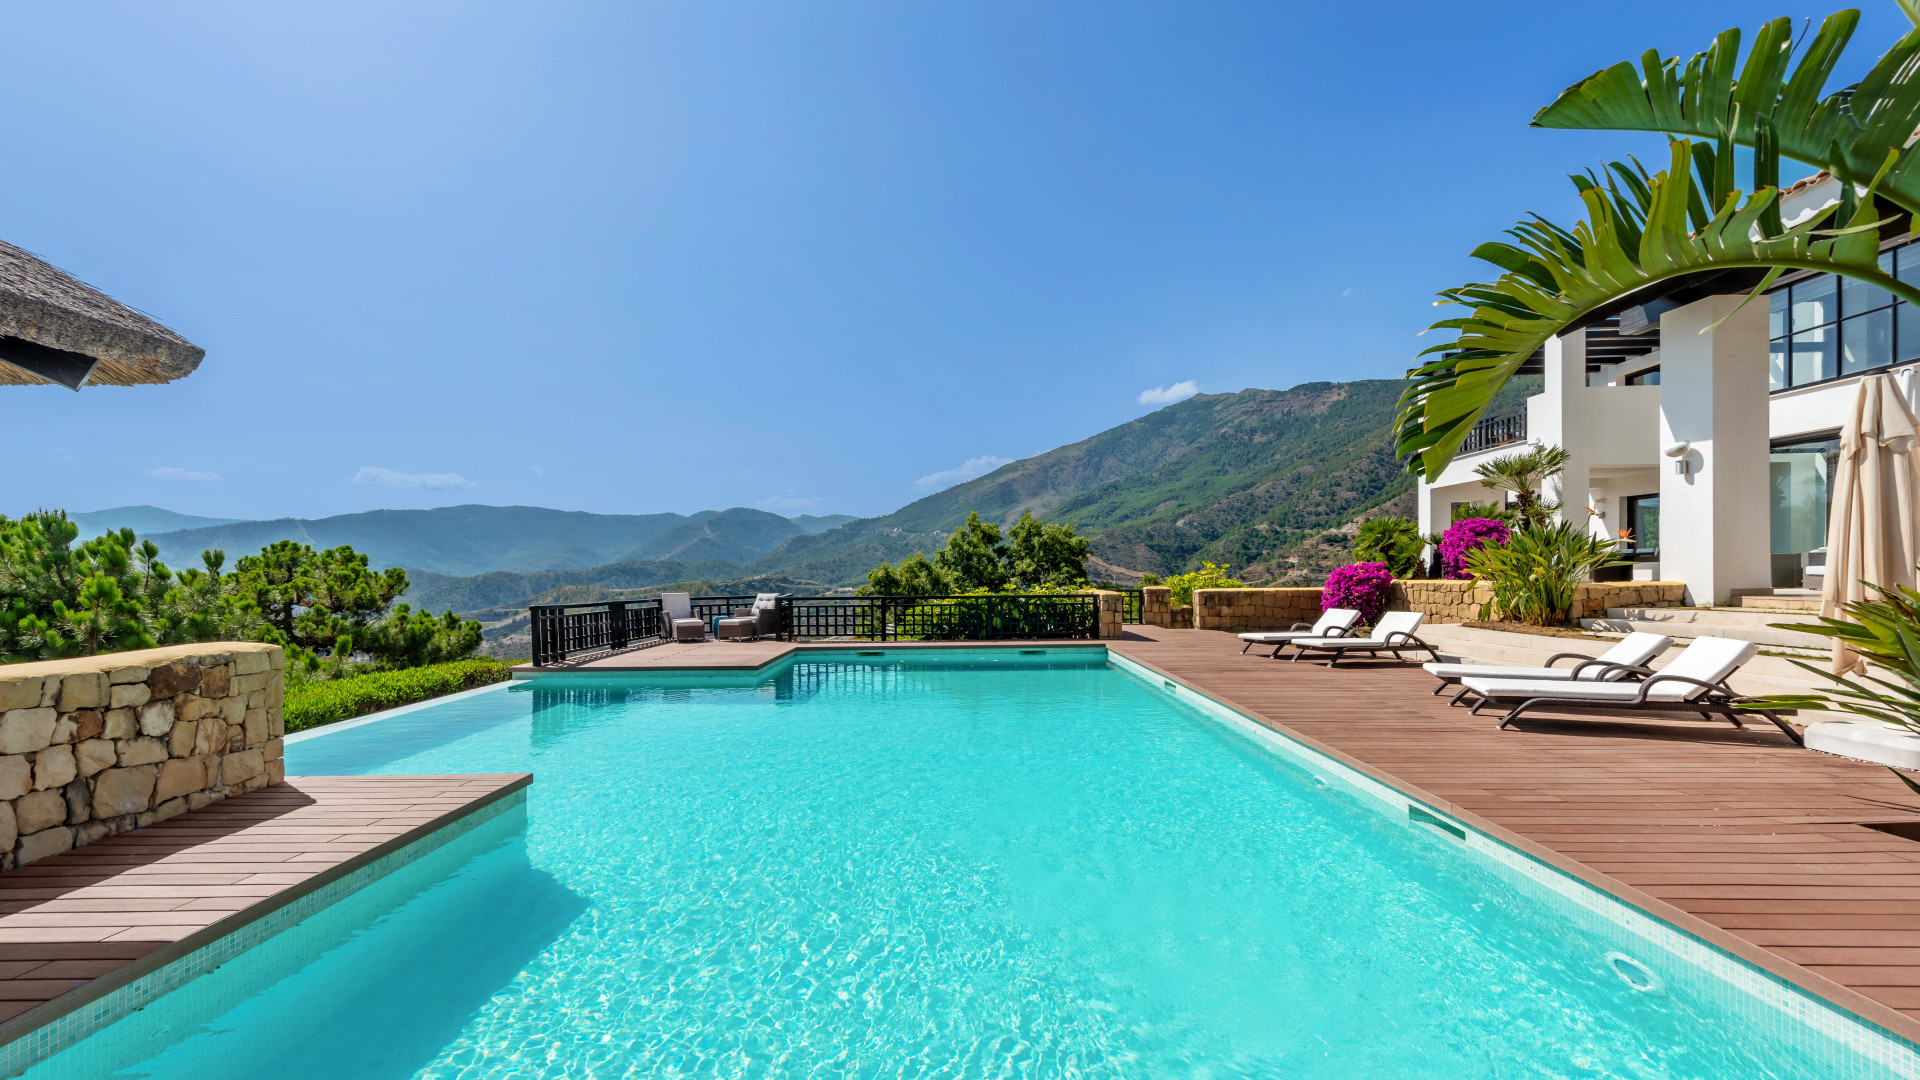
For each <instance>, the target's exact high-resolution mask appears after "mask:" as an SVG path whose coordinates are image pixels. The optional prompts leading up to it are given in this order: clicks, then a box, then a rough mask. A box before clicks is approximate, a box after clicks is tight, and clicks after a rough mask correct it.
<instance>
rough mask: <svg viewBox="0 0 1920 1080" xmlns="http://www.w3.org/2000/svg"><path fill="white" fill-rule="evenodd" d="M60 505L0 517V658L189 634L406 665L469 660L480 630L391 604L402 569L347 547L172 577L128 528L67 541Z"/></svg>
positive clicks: (213, 556)
mask: <svg viewBox="0 0 1920 1080" xmlns="http://www.w3.org/2000/svg"><path fill="white" fill-rule="evenodd" d="M79 533H80V530H79V527H78V526H77V525H75V524H74V523H73V522H72V521H71V520H69V519H68V518H67V516H66V514H65V513H63V512H61V511H58V510H54V511H41V512H37V513H32V514H27V515H26V516H24V517H21V518H19V519H17V520H15V519H9V518H7V517H4V516H0V659H5V660H16V661H17V660H46V659H55V658H59V657H64V656H89V655H93V654H96V653H104V652H118V651H122V650H127V649H146V648H152V647H154V646H156V645H175V644H183V643H188V642H196V641H271V642H274V643H276V644H281V645H284V646H286V647H287V649H288V652H289V653H290V654H291V655H292V656H293V657H294V658H295V659H296V660H302V659H304V660H305V661H307V664H306V666H307V667H312V666H313V665H314V661H315V657H316V656H317V655H318V654H320V653H329V654H332V655H333V656H334V658H335V660H336V661H337V662H336V663H335V665H334V666H335V667H340V666H343V665H344V664H345V662H346V661H347V660H348V659H349V658H364V659H365V661H366V662H370V663H372V664H374V665H377V666H384V667H412V666H417V665H420V664H432V663H440V662H443V661H447V660H457V659H459V658H461V657H463V656H468V655H470V654H472V653H473V651H474V650H475V649H478V648H479V647H480V644H481V631H480V624H479V623H477V622H473V621H471V620H464V619H461V618H460V617H459V616H458V615H456V614H454V613H453V612H451V611H449V612H446V613H445V614H444V615H434V614H431V613H430V612H426V611H414V610H412V609H411V608H410V607H409V606H408V605H406V604H399V605H398V606H397V607H396V606H395V604H394V601H395V600H396V599H397V598H398V597H400V596H401V595H403V594H405V593H406V591H407V575H406V571H404V570H401V569H399V568H397V567H394V568H389V569H386V570H380V571H375V570H372V569H369V568H368V566H367V557H366V556H365V555H362V554H359V553H357V552H355V551H354V550H353V549H352V548H350V547H338V548H331V549H329V550H326V551H319V552H316V551H314V550H313V549H312V548H311V547H308V546H307V545H304V544H297V543H294V542H292V541H281V542H279V543H276V544H272V545H270V546H268V547H266V548H264V549H262V550H261V552H260V553H259V554H258V555H249V556H247V557H245V558H242V559H240V560H239V562H238V563H236V564H235V567H234V570H233V571H232V572H230V573H228V572H223V568H224V566H225V563H226V555H225V553H223V552H220V551H207V552H203V553H202V554H201V564H202V565H201V567H200V568H196V569H190V570H185V571H182V572H180V573H179V574H175V573H174V572H173V571H172V570H170V569H168V568H167V566H166V564H164V563H162V562H161V561H160V559H159V554H160V551H159V548H157V547H156V546H154V544H153V542H152V541H143V540H139V539H138V538H137V537H135V535H134V533H133V530H131V529H122V530H120V531H119V532H117V533H106V534H104V535H102V536H98V537H95V538H94V539H92V540H88V541H85V542H84V543H79V544H75V540H77V539H78V537H79Z"/></svg>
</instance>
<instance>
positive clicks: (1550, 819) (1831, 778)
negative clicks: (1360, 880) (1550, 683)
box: [1107, 626, 1920, 1041]
mask: <svg viewBox="0 0 1920 1080" xmlns="http://www.w3.org/2000/svg"><path fill="white" fill-rule="evenodd" d="M1107 644H1108V645H1109V646H1110V647H1111V648H1112V649H1113V650H1114V651H1115V652H1117V653H1120V654H1123V655H1125V656H1127V657H1129V658H1131V659H1134V660H1137V661H1139V662H1140V663H1142V664H1145V665H1147V666H1149V667H1152V668H1154V669H1155V670H1157V671H1159V672H1161V673H1162V674H1164V675H1167V676H1169V677H1171V678H1174V679H1176V680H1178V681H1180V682H1183V683H1185V684H1186V685H1188V686H1190V687H1192V688H1193V689H1196V690H1199V691H1201V692H1202V693H1205V694H1207V695H1209V696H1211V697H1213V698H1215V699H1216V700H1219V701H1221V702H1223V703H1225V704H1227V705H1230V706H1232V707H1234V708H1236V709H1238V710H1240V711H1241V712H1244V713H1246V714H1248V715H1249V716H1252V717H1254V718H1256V719H1258V720H1260V721H1262V722H1264V723H1266V724H1267V725H1269V726H1270V727H1273V728H1274V729H1276V730H1279V731H1283V732H1285V733H1287V734H1290V735H1293V736H1295V737H1298V738H1301V739H1302V740H1304V741H1306V742H1308V743H1310V744H1312V745H1314V746H1315V747H1316V748H1318V749H1320V750H1322V751H1324V752H1326V753H1329V754H1331V755H1333V756H1335V757H1337V758H1340V759H1341V760H1343V761H1345V762H1346V763H1348V764H1350V765H1353V766H1354V767H1356V768H1359V769H1361V770H1362V771H1365V772H1367V773H1369V774H1372V775H1373V776H1375V777H1377V778H1379V779H1382V780H1384V781H1386V782H1387V783H1389V784H1391V785H1393V786H1394V787H1397V788H1399V789H1401V790H1402V791H1406V792H1408V793H1409V794H1412V795H1415V796H1416V797H1419V798H1423V799H1426V800H1428V801H1430V802H1432V803H1433V804H1434V805H1435V806H1436V807H1437V808H1440V809H1443V810H1446V811H1448V812H1450V813H1453V814H1456V815H1458V816H1460V817H1461V818H1462V819H1464V820H1467V821H1470V822H1471V823H1473V824H1474V825H1476V826H1477V827H1480V828H1482V829H1484V830H1485V831H1487V832H1489V833H1491V834H1493V835H1495V836H1498V837H1500V838H1501V839H1502V840H1505V841H1507V842H1508V843H1511V844H1513V845H1514V846H1516V847H1520V848H1522V849H1524V850H1527V851H1530V852H1532V853H1533V854H1535V855H1536V856H1538V857H1540V858H1543V859H1546V860H1547V861H1549V862H1551V863H1553V864H1555V865H1557V866H1560V867H1561V868H1562V869H1565V870H1568V871H1570V872H1573V873H1575V874H1578V875H1579V876H1580V877H1582V878H1584V879H1586V880H1587V881H1589V882H1592V883H1593V884H1595V885H1598V886H1600V887H1601V888H1604V889H1606V890H1608V891H1610V892H1612V893H1614V894H1615V895H1618V896H1620V897H1622V898H1624V899H1626V900H1628V901H1629V902H1631V903H1633V904H1635V905H1637V906H1639V907H1641V908H1643V909H1645V910H1648V911H1651V912H1653V913H1654V914H1656V915H1659V916H1660V917H1662V918H1664V919H1666V920H1667V921H1669V922H1672V923H1675V924H1677V925H1680V926H1682V927H1685V928H1686V929H1688V930H1690V931H1692V932H1694V933H1696V934H1698V935H1699V936H1701V937H1704V938H1707V939H1708V940H1710V941H1713V942H1715V943H1716V944H1719V945H1720V946H1721V947H1723V948H1726V949H1727V950H1728V951H1730V952H1734V953H1736V954H1738V955H1740V956H1743V957H1745V958H1747V959H1748V960H1750V961H1753V962H1754V963H1757V964H1759V965H1761V966H1762V967H1765V968H1768V969H1769V970H1772V971H1773V972H1774V973H1776V974H1778V975H1781V976H1782V977H1785V978H1788V979H1790V980H1792V981H1794V982H1798V983H1800V984H1801V985H1803V986H1806V987H1807V988H1808V989H1810V990H1813V991H1815V992H1816V993H1819V994H1821V995H1822V996H1824V997H1826V998H1828V999H1829V1000H1831V1001H1834V1002H1836V1003H1838V1004H1840V1005H1843V1006H1845V1007H1847V1008H1849V1009H1851V1010H1853V1011H1854V1012H1856V1013H1859V1014H1860V1015H1862V1016H1865V1017H1866V1018H1868V1019H1870V1020H1873V1021H1875V1022H1876V1023H1879V1024H1881V1025H1882V1026H1884V1027H1886V1028H1888V1029H1890V1030H1892V1031H1895V1032H1897V1033H1898V1034H1900V1035H1902V1036H1903V1037H1905V1038H1908V1039H1910V1040H1915V1041H1920V843H1917V842H1915V841H1914V840H1907V839H1902V838H1900V837H1898V836H1893V835H1889V834H1887V833H1885V832H1880V831H1877V830H1874V829H1870V828H1866V827H1865V826H1863V825H1861V824H1860V823H1861V822H1896V821H1910V822H1920V797H1916V796H1915V795H1913V794H1912V793H1911V792H1909V791H1907V790H1906V788H1904V787H1903V786H1902V785H1901V784H1900V782H1899V781H1898V780H1897V779H1895V778H1894V776H1893V774H1892V773H1891V772H1889V771H1888V770H1887V769H1885V768H1882V767H1880V766H1877V765H1867V764H1863V763H1860V762H1855V761H1849V760H1846V759H1844V758H1838V757H1833V756H1831V755H1828V754H1822V753H1818V752H1815V751H1809V750H1803V749H1800V748H1798V747H1795V746H1794V745H1792V744H1791V743H1790V742H1788V740H1787V739H1786V737H1785V736H1784V735H1782V734H1781V733H1780V732H1779V731H1778V730H1776V729H1775V728H1774V727H1773V726H1772V725H1770V724H1766V723H1765V721H1763V720H1762V721H1758V722H1757V723H1753V724H1749V725H1748V727H1747V729H1746V730H1744V731H1737V730H1735V729H1734V728H1733V727H1731V726H1730V725H1728V724H1726V723H1725V722H1719V723H1707V722H1705V721H1699V720H1692V721H1687V720H1665V719H1654V718H1648V719H1645V720H1639V721H1636V720H1620V719H1612V718H1597V717H1592V716H1588V717H1584V718H1583V717H1580V716H1579V715H1578V714H1573V713H1566V714H1561V715H1559V716H1555V715H1554V714H1545V715H1543V717H1542V718H1539V719H1529V720H1523V721H1521V723H1520V724H1519V725H1517V729H1515V730H1509V731H1501V730H1499V729H1498V727H1497V726H1496V725H1497V723H1498V717H1497V716H1496V717H1489V716H1487V715H1486V714H1484V713H1483V714H1482V715H1480V716H1471V715H1469V714H1468V712H1467V710H1466V709H1463V708H1453V707H1449V706H1448V705H1447V704H1446V698H1444V697H1434V696H1432V694H1431V693H1430V691H1431V690H1432V688H1433V686H1434V685H1435V683H1434V680H1433V679H1432V678H1431V677H1429V676H1428V675H1427V674H1426V673H1425V672H1423V671H1421V670H1420V669H1419V666H1418V665H1416V664H1407V665H1399V664H1393V663H1388V662H1385V661H1381V662H1377V663H1374V662H1366V661H1343V662H1342V664H1341V666H1340V667H1338V668H1335V669H1331V670H1329V669H1328V668H1327V667H1326V666H1325V665H1324V664H1315V663H1312V662H1302V663H1291V662H1288V661H1286V660H1284V659H1283V660H1279V661H1274V660H1269V659H1267V658H1266V657H1264V656H1261V655H1259V654H1258V653H1249V654H1247V655H1244V656H1242V655H1240V652H1239V642H1238V641H1236V640H1235V639H1234V638H1233V637H1232V635H1229V634H1224V633H1218V632H1215V631H1206V630H1160V629H1157V628H1154V627H1139V626H1129V627H1127V633H1126V638H1125V640H1122V641H1113V642H1108V643H1107ZM1349 665H1351V666H1349ZM1915 835H1920V833H1916V834H1915Z"/></svg>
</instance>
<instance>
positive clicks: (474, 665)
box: [286, 657, 511, 732]
mask: <svg viewBox="0 0 1920 1080" xmlns="http://www.w3.org/2000/svg"><path fill="white" fill-rule="evenodd" d="M509 678H511V676H510V675H509V674H508V669H507V665H505V664H503V663H501V662H500V661H498V660H494V659H492V658H490V657H489V658H480V659H473V660H456V661H454V662H453V663H450V664H432V665H429V666H427V667H417V668H402V669H400V670H398V671H371V672H367V673H365V674H360V675H343V676H341V677H340V678H337V679H309V680H306V681H304V682H295V683H290V684H288V686H287V703H286V718H287V730H288V731H289V732H294V731H301V730H304V729H306V728H310V727H318V726H320V725H321V724H331V723H334V722H336V721H339V720H351V719H353V718H354V717H356V716H365V715H366V714H368V713H371V712H379V711H380V710H381V709H392V708H395V707H398V706H401V705H411V704H413V703H414V702H416V701H426V700H427V699H429V698H437V697H442V696H444V695H447V694H454V693H458V692H460V691H462V690H472V689H474V688H475V687H480V686H489V685H491V684H493V683H497V682H505V681H507V679H509Z"/></svg>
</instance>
